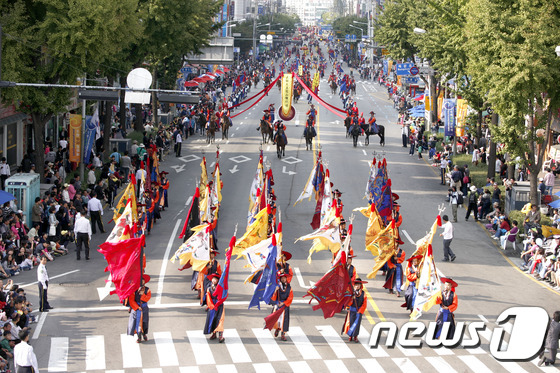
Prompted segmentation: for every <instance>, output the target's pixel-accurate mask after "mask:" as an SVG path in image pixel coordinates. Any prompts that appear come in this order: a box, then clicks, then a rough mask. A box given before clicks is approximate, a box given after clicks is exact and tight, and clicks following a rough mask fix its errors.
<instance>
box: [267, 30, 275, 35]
mask: <svg viewBox="0 0 560 373" xmlns="http://www.w3.org/2000/svg"><path fill="white" fill-rule="evenodd" d="M267 34H268V35H276V31H268V32H267Z"/></svg>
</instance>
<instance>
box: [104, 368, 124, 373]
mask: <svg viewBox="0 0 560 373" xmlns="http://www.w3.org/2000/svg"><path fill="white" fill-rule="evenodd" d="M105 373H124V370H119V369H117V370H106V371H105Z"/></svg>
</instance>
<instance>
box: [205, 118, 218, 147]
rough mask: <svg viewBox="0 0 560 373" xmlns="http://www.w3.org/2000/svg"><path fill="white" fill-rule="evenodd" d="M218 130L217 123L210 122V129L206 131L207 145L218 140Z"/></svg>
mask: <svg viewBox="0 0 560 373" xmlns="http://www.w3.org/2000/svg"><path fill="white" fill-rule="evenodd" d="M216 128H217V125H216V122H215V121H214V120H210V123H208V128H207V129H206V143H207V144H210V143H214V140H215V139H216Z"/></svg>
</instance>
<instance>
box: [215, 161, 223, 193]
mask: <svg viewBox="0 0 560 373" xmlns="http://www.w3.org/2000/svg"><path fill="white" fill-rule="evenodd" d="M214 177H215V178H216V193H217V194H218V202H222V178H221V176H220V164H219V163H216V169H215V170H214Z"/></svg>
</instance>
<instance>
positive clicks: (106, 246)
mask: <svg viewBox="0 0 560 373" xmlns="http://www.w3.org/2000/svg"><path fill="white" fill-rule="evenodd" d="M144 245H145V239H144V235H142V236H141V237H139V238H130V239H128V240H123V241H119V242H116V243H111V242H105V243H102V244H101V245H99V250H98V251H99V252H100V253H101V254H103V256H105V259H106V260H107V269H106V271H109V272H110V273H111V281H113V284H115V288H116V290H113V291H112V292H111V294H117V295H118V296H119V299H120V300H121V301H123V300H124V299H126V298H127V297H128V296H129V295H130V294H132V293H134V292H135V291H136V290H137V289H138V288H139V287H140V279H141V275H142V266H141V263H140V260H141V259H140V258H141V255H142V247H143V246H144Z"/></svg>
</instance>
